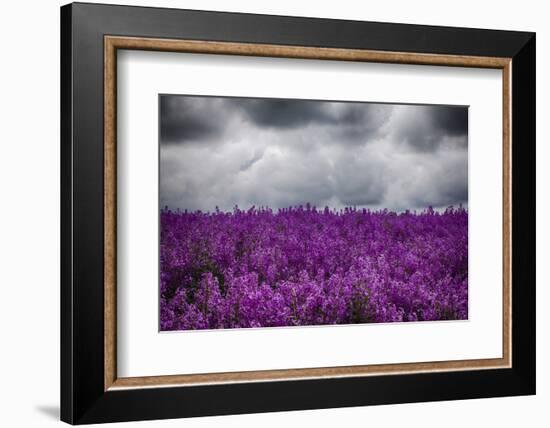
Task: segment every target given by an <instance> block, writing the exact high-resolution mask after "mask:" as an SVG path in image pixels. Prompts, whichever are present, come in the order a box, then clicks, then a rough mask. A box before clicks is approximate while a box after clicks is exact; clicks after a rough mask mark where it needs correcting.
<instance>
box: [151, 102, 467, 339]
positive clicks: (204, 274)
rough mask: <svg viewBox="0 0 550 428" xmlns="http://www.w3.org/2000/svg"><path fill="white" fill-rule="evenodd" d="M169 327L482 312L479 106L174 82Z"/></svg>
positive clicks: (163, 214) (165, 272) (167, 187)
mask: <svg viewBox="0 0 550 428" xmlns="http://www.w3.org/2000/svg"><path fill="white" fill-rule="evenodd" d="M159 175H160V192H159V211H160V212H159V217H160V219H159V223H160V225H159V230H160V236H159V258H160V260H159V267H160V278H159V283H160V292H159V300H160V302H159V306H160V308H159V313H160V320H159V324H160V326H159V327H160V331H179V330H200V329H208V330H211V329H230V328H251V327H290V326H316V325H317V326H318V325H334V324H362V323H390V322H410V321H443V320H467V319H468V107H467V106H449V105H411V104H390V103H372V102H344V101H325V100H302V99H275V98H240V97H217V96H196V95H176V94H161V95H159Z"/></svg>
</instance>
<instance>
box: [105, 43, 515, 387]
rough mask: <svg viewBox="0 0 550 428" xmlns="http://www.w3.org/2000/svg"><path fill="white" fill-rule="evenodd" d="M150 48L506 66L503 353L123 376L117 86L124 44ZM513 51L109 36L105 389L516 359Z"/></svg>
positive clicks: (467, 366) (478, 365)
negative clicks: (496, 53)
mask: <svg viewBox="0 0 550 428" xmlns="http://www.w3.org/2000/svg"><path fill="white" fill-rule="evenodd" d="M118 49H129V50H145V51H165V52H181V53H201V54H212V55H216V54H218V55H241V56H261V57H279V58H297V59H318V60H334V61H360V62H378V63H393V64H417V65H441V66H455V67H476V68H493V69H500V70H502V82H503V85H502V95H503V108H502V129H503V133H502V144H503V157H502V166H503V177H502V179H503V189H502V192H503V193H502V196H503V217H502V232H503V250H502V261H503V288H502V292H503V308H502V314H503V320H502V339H503V340H502V344H503V346H502V358H492V359H475V360H457V361H431V362H421V363H401V364H376V365H357V366H343V367H316V368H304V369H282V370H261V371H244V372H227V373H204V374H186V375H177V374H176V375H170V376H146V377H118V376H117V349H116V343H117V320H116V307H117V304H116V299H117V292H116V257H117V250H116V249H117V243H116V236H117V234H116V227H117V218H116V212H117V211H116V200H117V195H116V189H117V168H116V165H117V160H116V154H117V150H116V137H117V135H116V129H117V126H116V124H117V115H116V109H117V107H116V89H117V50H118ZM511 65H512V61H511V59H510V58H498V57H478V56H460V55H440V54H419V53H406V52H385V51H371V50H360V49H337V48H320V47H303V46H283V45H268V44H251V43H232V42H212V41H196V40H170V39H155V38H139V37H120V36H105V37H104V326H105V327H104V329H105V331H104V389H105V391H107V390H111V389H124V388H144V387H163V386H192V385H199V384H201V385H204V384H220V383H236V382H261V381H274V380H277V381H281V380H298V379H312V378H338V377H359V376H369V375H392V374H405V373H422V372H443V371H457V370H482V369H496V368H508V367H511V360H512V355H511V338H512V319H511V317H512V312H511V296H512V293H511V291H512V290H511V287H512V283H511V278H512V266H511V245H512V242H511V239H512V234H511V227H512V224H511V220H512V217H511V209H512V206H511V185H512V166H511V114H512V110H511V78H512V75H511V73H512V72H511V69H512V67H511Z"/></svg>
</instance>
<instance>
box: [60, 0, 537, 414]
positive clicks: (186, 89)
mask: <svg viewBox="0 0 550 428" xmlns="http://www.w3.org/2000/svg"><path fill="white" fill-rule="evenodd" d="M61 104H62V111H61V129H62V138H61V157H62V159H61V168H62V170H61V192H62V206H61V213H62V218H61V225H62V233H61V244H62V245H61V247H62V262H61V272H62V281H61V339H62V343H61V418H62V420H64V421H66V422H69V423H72V424H85V423H97V422H115V421H129V420H144V419H161V418H177V417H189V416H200V415H221V414H230V413H249V412H268V411H279V410H296V409H313V408H326V407H343V406H361V405H371V404H387V403H404V402H414V401H435V400H451V399H464V398H477V397H495V396H509V395H527V394H534V393H535V258H534V255H535V222H534V220H535V209H534V208H535V35H534V34H533V33H525V32H511V31H495V30H480V29H465V28H448V27H433V26H430V27H428V26H417V25H407V24H390V23H372V22H354V21H339V20H327V19H312V18H295V17H282V16H266V15H249V14H233V13H219V12H205V11H191V10H176V9H157V8H140V7H128V6H107V5H92V4H79V3H75V4H70V5H67V6H64V7H62V8H61Z"/></svg>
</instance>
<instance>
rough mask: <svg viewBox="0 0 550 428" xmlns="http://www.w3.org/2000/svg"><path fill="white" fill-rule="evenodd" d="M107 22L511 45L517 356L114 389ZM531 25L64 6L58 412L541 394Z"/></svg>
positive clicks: (92, 416)
mask: <svg viewBox="0 0 550 428" xmlns="http://www.w3.org/2000/svg"><path fill="white" fill-rule="evenodd" d="M105 35H121V36H137V37H154V38H170V39H188V40H214V41H228V42H229V41H230V42H245V43H264V44H282V45H296V46H319V47H334V48H354V49H369V50H382V51H399V52H415V53H432V54H450V55H474V56H492V57H507V58H512V177H513V179H512V180H513V181H512V243H513V248H512V266H513V268H512V284H513V286H512V368H509V369H495V370H470V371H458V372H442V373H424V374H401V375H391V376H388V375H386V376H383V375H381V376H370V377H352V378H333V379H314V380H294V381H270V382H257V383H241V384H223V385H211V386H185V387H167V388H149V389H132V390H116V391H107V392H105V391H104V319H103V308H104V295H103V266H104V264H103V263H104V258H103V248H104V247H103V231H104V224H103V219H104V211H103V208H104V205H103V204H104V201H103V156H104V153H103V117H104V116H103V71H104V69H103V39H104V36H105ZM535 96H536V92H535V34H534V33H526V32H511V31H494V30H480V29H465V28H448V27H433V26H418V25H406V24H389V23H372V22H357V21H342V20H327V19H311V18H296V17H284V16H267V15H250V14H234V13H220V12H205V11H190V10H177V9H159V8H143V7H128V6H108V5H99V4H84V3H76V4H70V5H67V6H63V7H62V8H61V419H62V420H63V421H65V422H69V423H72V424H84V423H97V422H114V421H130V420H143V419H163V418H177V417H189V416H202V415H222V414H230V413H233V414H236V413H252V412H269V411H279V410H299V409H314V408H327V407H345V406H363V405H371V404H389V403H404V402H418V401H437V400H452V399H466V398H479V397H496V396H510V395H528V394H534V393H535Z"/></svg>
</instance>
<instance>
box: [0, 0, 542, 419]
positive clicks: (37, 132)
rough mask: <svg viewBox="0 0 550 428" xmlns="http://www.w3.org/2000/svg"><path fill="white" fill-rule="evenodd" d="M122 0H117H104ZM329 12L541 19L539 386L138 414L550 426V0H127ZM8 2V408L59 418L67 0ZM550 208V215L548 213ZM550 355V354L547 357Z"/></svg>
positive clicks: (2, 223) (4, 312) (445, 21)
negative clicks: (63, 21)
mask: <svg viewBox="0 0 550 428" xmlns="http://www.w3.org/2000/svg"><path fill="white" fill-rule="evenodd" d="M104 2H105V3H111V2H110V1H104ZM126 3H130V4H141V5H157V6H173V7H188V8H196V9H212V10H227V11H243V12H257V13H272V14H286V15H301V16H317V17H326V18H344V19H361V20H371V21H393V22H406V23H417V24H438V25H455V26H467V27H489V28H499V29H510V30H514V29H515V30H530V31H537V54H538V58H537V63H538V65H537V75H538V77H539V79H538V82H537V85H538V86H537V87H538V91H537V92H538V94H537V121H538V124H539V125H538V130H537V141H538V147H537V175H538V191H537V193H538V195H537V200H538V203H537V223H538V224H537V235H538V237H537V247H538V248H537V265H538V269H537V270H538V272H537V280H538V281H537V282H538V290H537V298H538V299H537V300H538V303H537V321H538V326H537V341H538V352H537V360H538V388H537V389H538V394H537V396H535V397H512V398H499V399H486V400H466V401H461V402H442V403H419V404H406V405H397V406H378V407H364V408H353V409H328V410H316V411H301V412H283V413H274V414H264V415H243V416H228V417H215V418H198V419H191V420H185V421H182V420H173V421H155V422H144V423H131V424H126V425H124V426H128V427H133V426H136V427H137V426H158V427H176V426H178V427H181V426H185V427H203V428H205V427H213V426H215V427H239V428H241V427H258V426H262V427H280V426H318V427H325V426H326V427H334V426H367V424H368V425H370V426H382V425H384V426H407V427H423V428H426V427H431V426H434V427H440V426H445V427H446V428H452V427H460V428H464V427H470V426H472V427H473V426H479V425H487V424H490V425H492V426H499V427H516V426H545V425H546V424H548V419H549V416H548V405H549V404H550V368H549V367H548V363H547V362H548V360H549V346H548V345H549V343H550V331H549V328H548V327H549V325H548V324H549V321H550V315H549V313H548V311H547V310H546V309H547V308H546V305H545V304H544V302H546V301H548V299H550V293H549V292H548V288H547V286H548V284H549V282H550V264H549V263H548V259H549V258H550V251H549V249H548V246H547V245H548V244H547V243H548V242H549V241H550V229H549V225H548V222H547V217H548V216H547V215H545V214H547V212H548V211H549V210H550V194H549V192H548V186H547V184H548V183H549V182H550V169H549V168H548V167H547V165H548V163H549V162H550V148H549V146H548V144H545V142H548V139H549V138H550V134H549V129H550V128H549V127H548V125H547V123H548V121H547V120H545V119H546V118H548V116H549V115H550V109H549V107H548V101H547V100H548V96H549V95H550V93H549V89H550V87H549V81H548V79H547V78H546V77H545V76H549V75H550V67H549V65H550V64H549V63H548V52H549V51H550V28H548V24H547V19H548V16H549V14H548V11H546V10H545V9H544V2H541V1H535V0H524V1H522V2H517V1H514V2H511V1H487V2H479V1H478V0H463V1H461V2H453V3H448V4H443V3H441V2H440V1H422V0H417V1H414V2H411V1H407V0H396V1H392V2H358V1H356V0H340V1H338V2H318V1H317V2H306V1H303V2H297V1H295V0H277V1H274V0H270V1H265V2H257V1H256V2H255V1H245V0H231V1H227V0H194V1H176V0H165V1H154V0H148V1H127V2H126ZM60 4H62V2H59V1H55V0H42V1H26V2H6V3H5V4H3V5H2V11H1V14H0V31H1V32H2V41H3V45H2V54H3V55H2V68H0V70H1V71H0V74H1V78H0V96H1V100H2V102H1V104H0V105H1V107H0V108H1V109H2V112H1V113H2V114H1V115H0V117H1V118H2V122H1V123H2V124H1V126H0V141H1V142H2V145H1V149H0V150H1V155H0V182H1V183H2V186H1V192H2V201H3V204H2V210H0V251H1V252H2V254H1V256H2V259H1V260H2V265H1V269H0V284H1V290H2V295H1V299H0V321H1V322H0V325H1V329H2V330H1V331H2V353H0V378H1V379H2V387H1V389H0V394H1V397H0V400H1V401H0V402H1V403H2V404H1V408H2V412H1V413H0V420H1V424H2V425H3V426H8V427H17V426H20V427H43V426H55V425H56V424H59V422H58V406H59V398H58V397H59V387H58V384H59V368H58V366H59V333H58V330H59V83H58V82H59V10H58V7H59V5H60ZM545 217H546V218H545ZM545 361H546V363H545Z"/></svg>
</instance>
